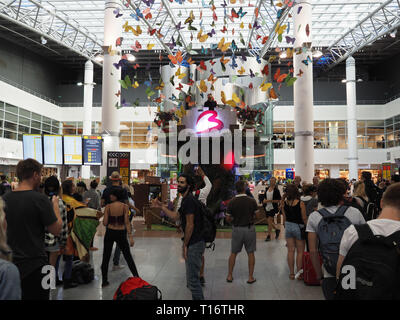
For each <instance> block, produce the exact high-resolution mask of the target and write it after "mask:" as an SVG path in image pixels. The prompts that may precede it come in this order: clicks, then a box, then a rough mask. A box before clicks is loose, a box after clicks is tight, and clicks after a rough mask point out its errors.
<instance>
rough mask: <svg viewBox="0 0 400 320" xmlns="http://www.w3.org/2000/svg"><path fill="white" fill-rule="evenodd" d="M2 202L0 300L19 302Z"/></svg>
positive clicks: (19, 283) (0, 211) (0, 208)
mask: <svg viewBox="0 0 400 320" xmlns="http://www.w3.org/2000/svg"><path fill="white" fill-rule="evenodd" d="M3 208H4V202H3V200H2V199H1V198H0V300H21V280H20V276H19V271H18V268H17V267H16V266H15V265H14V264H12V263H11V260H12V253H11V249H10V247H9V246H8V245H7V221H6V215H5V213H4V209H3Z"/></svg>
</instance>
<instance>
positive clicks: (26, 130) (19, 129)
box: [18, 126, 29, 133]
mask: <svg viewBox="0 0 400 320" xmlns="http://www.w3.org/2000/svg"><path fill="white" fill-rule="evenodd" d="M18 132H19V133H21V132H23V133H29V127H25V126H18Z"/></svg>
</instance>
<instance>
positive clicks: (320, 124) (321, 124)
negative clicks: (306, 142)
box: [314, 121, 325, 128]
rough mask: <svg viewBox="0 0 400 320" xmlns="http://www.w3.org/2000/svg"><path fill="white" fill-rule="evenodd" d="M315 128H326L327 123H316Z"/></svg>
mask: <svg viewBox="0 0 400 320" xmlns="http://www.w3.org/2000/svg"><path fill="white" fill-rule="evenodd" d="M314 128H325V121H314Z"/></svg>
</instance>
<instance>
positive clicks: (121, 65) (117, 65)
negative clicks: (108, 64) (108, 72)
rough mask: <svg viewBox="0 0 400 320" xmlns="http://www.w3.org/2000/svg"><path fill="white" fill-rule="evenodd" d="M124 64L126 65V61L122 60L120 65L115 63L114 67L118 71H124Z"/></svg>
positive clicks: (119, 62)
mask: <svg viewBox="0 0 400 320" xmlns="http://www.w3.org/2000/svg"><path fill="white" fill-rule="evenodd" d="M124 64H125V60H123V59H121V60H119V61H118V63H113V66H114V67H115V68H116V69H117V70H119V68H121V69H122V67H123V66H124Z"/></svg>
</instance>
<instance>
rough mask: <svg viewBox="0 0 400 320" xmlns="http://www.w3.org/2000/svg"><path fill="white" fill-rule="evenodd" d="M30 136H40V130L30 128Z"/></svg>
mask: <svg viewBox="0 0 400 320" xmlns="http://www.w3.org/2000/svg"><path fill="white" fill-rule="evenodd" d="M31 133H32V134H40V130H38V129H33V128H31Z"/></svg>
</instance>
